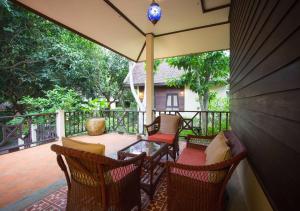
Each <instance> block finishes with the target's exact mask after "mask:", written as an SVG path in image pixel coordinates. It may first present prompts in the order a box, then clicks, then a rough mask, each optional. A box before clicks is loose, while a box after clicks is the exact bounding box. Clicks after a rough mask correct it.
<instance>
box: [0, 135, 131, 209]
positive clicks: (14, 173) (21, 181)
mask: <svg viewBox="0 0 300 211" xmlns="http://www.w3.org/2000/svg"><path fill="white" fill-rule="evenodd" d="M74 139H77V140H80V141H88V142H93V143H103V144H105V146H106V149H105V154H107V155H109V154H112V153H113V152H116V151H117V150H119V149H121V148H123V147H125V146H128V145H129V144H131V143H133V142H134V141H136V136H130V135H119V134H105V135H102V136H92V137H91V136H79V137H75V138H74ZM54 143H55V144H61V142H54ZM54 143H50V144H44V145H40V146H37V147H33V148H30V149H25V150H21V151H17V152H13V153H10V154H5V155H1V156H0V184H1V185H0V208H1V207H5V206H6V205H8V204H11V203H14V202H16V201H18V200H20V199H22V198H23V197H25V196H28V195H30V194H32V193H34V192H36V191H37V190H39V189H42V188H46V187H48V186H49V185H51V184H53V183H55V182H56V181H58V180H60V179H63V178H64V175H63V172H62V171H61V170H60V168H59V166H58V165H57V163H56V155H55V153H54V152H52V151H51V150H50V146H51V145H52V144H54Z"/></svg>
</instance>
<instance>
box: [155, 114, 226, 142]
mask: <svg viewBox="0 0 300 211" xmlns="http://www.w3.org/2000/svg"><path fill="white" fill-rule="evenodd" d="M160 114H173V115H179V116H180V117H181V118H182V122H183V125H182V129H181V131H180V136H181V137H185V136H186V135H188V134H191V135H202V136H203V135H204V136H208V135H216V134H217V133H218V132H220V131H224V130H228V129H230V124H229V123H230V122H229V117H230V112H229V111H153V115H154V117H156V116H159V115H160Z"/></svg>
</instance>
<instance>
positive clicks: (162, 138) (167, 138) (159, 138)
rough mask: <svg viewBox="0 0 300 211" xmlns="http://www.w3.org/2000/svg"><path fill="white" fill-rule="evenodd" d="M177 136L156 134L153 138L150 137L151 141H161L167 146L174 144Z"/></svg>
mask: <svg viewBox="0 0 300 211" xmlns="http://www.w3.org/2000/svg"><path fill="white" fill-rule="evenodd" d="M175 137H176V136H175V135H173V134H163V133H155V134H153V135H151V136H148V140H149V141H159V142H164V143H167V144H173V143H174V141H175Z"/></svg>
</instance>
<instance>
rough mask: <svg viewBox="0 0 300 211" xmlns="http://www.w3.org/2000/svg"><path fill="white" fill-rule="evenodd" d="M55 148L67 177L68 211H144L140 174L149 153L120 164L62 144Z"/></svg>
mask: <svg viewBox="0 0 300 211" xmlns="http://www.w3.org/2000/svg"><path fill="white" fill-rule="evenodd" d="M51 149H52V150H53V151H54V152H56V154H57V162H58V165H59V166H60V168H61V169H62V171H63V172H64V173H65V176H66V180H67V184H68V197H67V208H66V209H67V210H72V211H73V210H124V211H127V210H131V209H132V208H134V207H138V209H139V210H141V195H140V175H141V166H142V162H143V158H144V157H145V153H142V154H141V155H139V156H137V157H135V158H132V159H129V160H125V161H119V160H114V159H111V158H108V157H105V156H102V155H97V154H93V153H89V152H84V151H79V150H75V149H71V148H66V147H62V146H59V145H52V146H51ZM63 157H64V159H65V161H66V163H67V165H66V164H65V161H64V159H63ZM67 166H68V168H67Z"/></svg>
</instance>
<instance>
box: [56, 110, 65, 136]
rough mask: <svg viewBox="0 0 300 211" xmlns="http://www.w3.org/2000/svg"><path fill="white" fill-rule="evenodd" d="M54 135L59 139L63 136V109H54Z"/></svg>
mask: <svg viewBox="0 0 300 211" xmlns="http://www.w3.org/2000/svg"><path fill="white" fill-rule="evenodd" d="M56 113H57V114H56V135H57V138H58V140H59V141H61V140H62V138H63V137H65V136H66V135H65V111H64V110H58V111H56Z"/></svg>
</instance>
